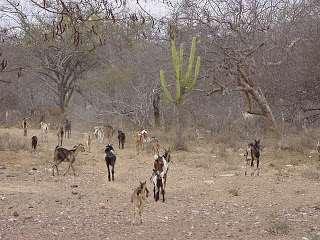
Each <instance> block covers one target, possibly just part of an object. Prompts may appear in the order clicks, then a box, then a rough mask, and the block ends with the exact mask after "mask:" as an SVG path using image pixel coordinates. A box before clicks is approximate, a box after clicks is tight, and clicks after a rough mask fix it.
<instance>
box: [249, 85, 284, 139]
mask: <svg viewBox="0 0 320 240" xmlns="http://www.w3.org/2000/svg"><path fill="white" fill-rule="evenodd" d="M252 96H253V98H254V99H255V101H256V102H257V103H258V105H259V107H260V109H261V112H262V113H263V114H264V116H265V117H266V118H267V119H268V120H269V122H270V123H271V125H272V127H273V129H274V130H275V131H276V132H277V133H279V129H278V125H277V122H276V119H275V118H274V115H273V113H272V110H271V108H270V105H269V103H268V101H267V99H266V98H265V96H264V94H263V93H262V91H261V90H260V89H258V90H256V89H253V91H252Z"/></svg>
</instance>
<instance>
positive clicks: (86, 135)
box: [84, 132, 91, 152]
mask: <svg viewBox="0 0 320 240" xmlns="http://www.w3.org/2000/svg"><path fill="white" fill-rule="evenodd" d="M84 145H85V146H86V150H87V151H88V152H90V151H91V133H90V132H89V133H84Z"/></svg>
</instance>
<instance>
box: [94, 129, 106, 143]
mask: <svg viewBox="0 0 320 240" xmlns="http://www.w3.org/2000/svg"><path fill="white" fill-rule="evenodd" d="M93 135H94V136H95V138H96V140H97V141H98V142H100V143H102V142H103V139H104V132H103V128H102V127H99V126H97V127H94V128H93Z"/></svg>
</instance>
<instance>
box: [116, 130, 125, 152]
mask: <svg viewBox="0 0 320 240" xmlns="http://www.w3.org/2000/svg"><path fill="white" fill-rule="evenodd" d="M118 140H119V149H121V148H122V149H124V143H125V141H126V135H125V134H124V132H122V131H121V130H118Z"/></svg>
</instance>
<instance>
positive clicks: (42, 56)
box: [36, 46, 94, 112]
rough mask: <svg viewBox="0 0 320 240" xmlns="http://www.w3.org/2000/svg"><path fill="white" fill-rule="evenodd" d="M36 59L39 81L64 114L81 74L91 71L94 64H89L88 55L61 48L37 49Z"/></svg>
mask: <svg viewBox="0 0 320 240" xmlns="http://www.w3.org/2000/svg"><path fill="white" fill-rule="evenodd" d="M36 57H37V58H39V60H40V64H39V66H38V67H37V68H36V72H37V73H38V74H39V76H40V80H41V81H42V82H43V83H44V84H45V86H47V87H48V88H49V89H50V90H51V91H52V92H53V93H54V95H55V96H56V104H57V105H58V106H59V107H60V109H61V111H62V112H64V111H65V110H66V108H67V107H68V105H69V103H70V100H71V98H72V95H73V94H74V92H75V91H76V90H78V87H79V85H78V83H79V80H80V78H81V77H82V74H83V73H85V72H86V71H88V70H89V69H91V68H92V67H93V65H94V62H93V63H92V62H90V57H89V56H88V53H86V52H81V51H74V50H72V49H69V48H65V47H63V46H61V47H60V46H56V47H53V46H51V47H44V48H41V49H37V53H36Z"/></svg>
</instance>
